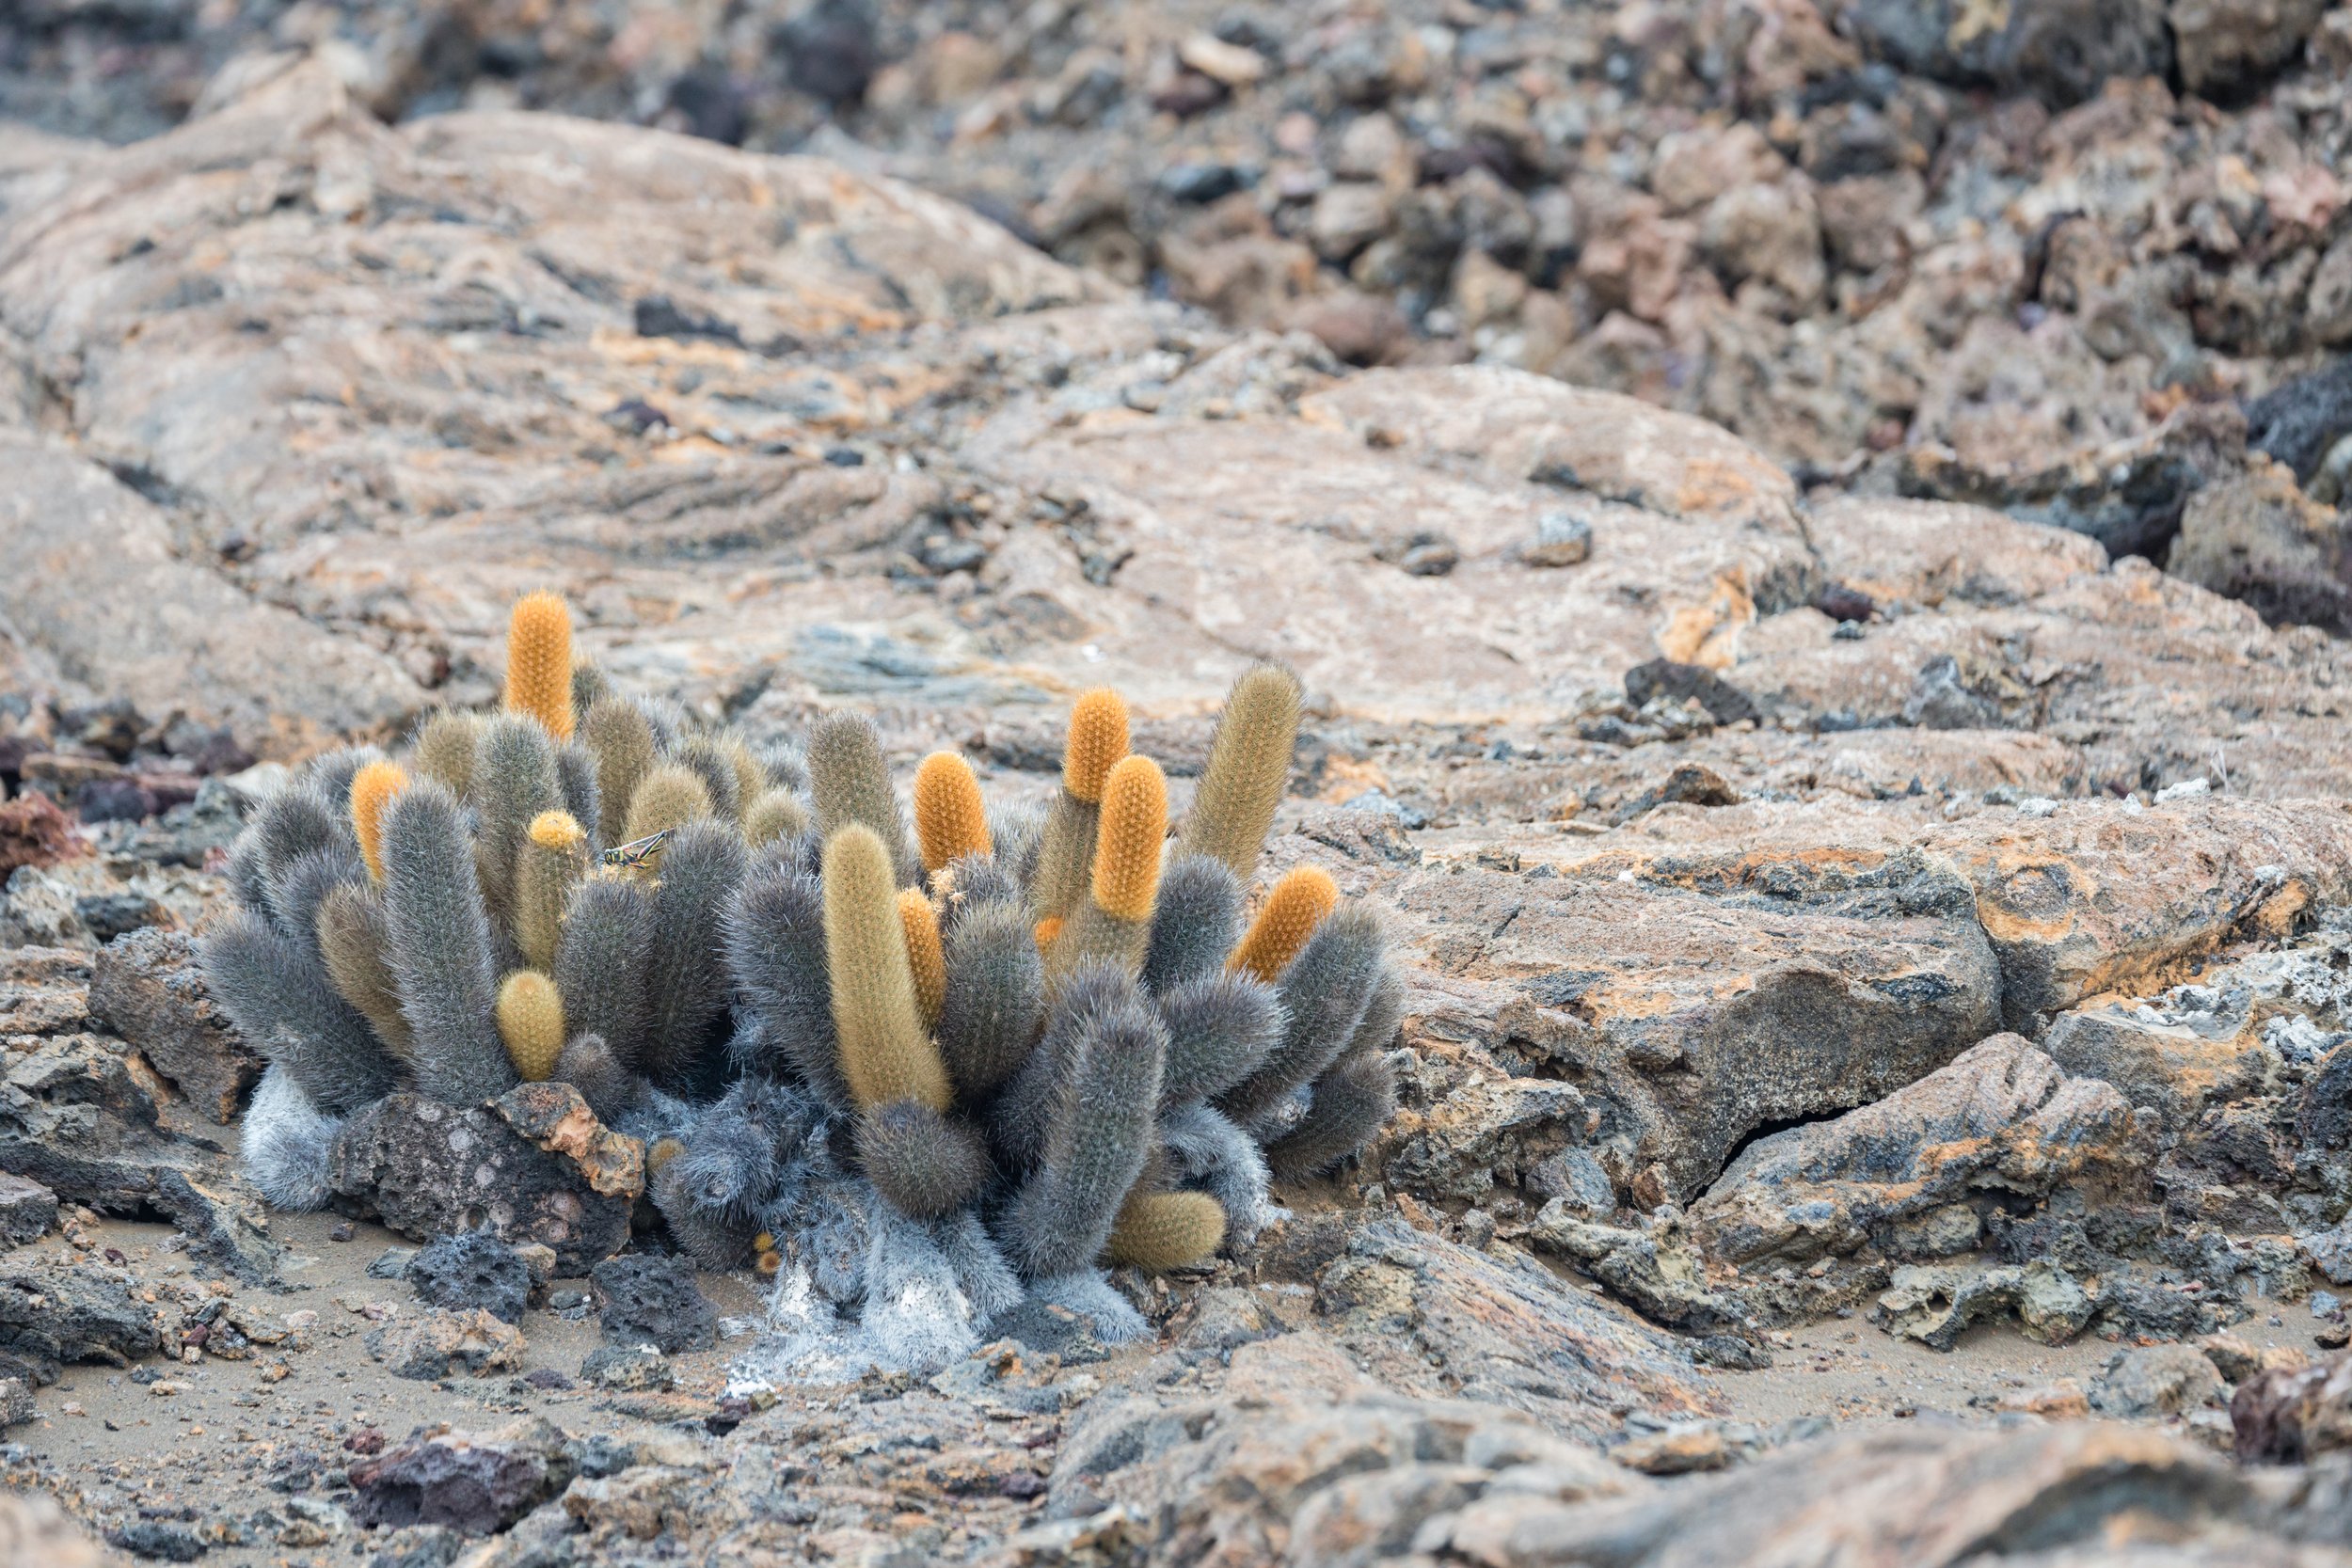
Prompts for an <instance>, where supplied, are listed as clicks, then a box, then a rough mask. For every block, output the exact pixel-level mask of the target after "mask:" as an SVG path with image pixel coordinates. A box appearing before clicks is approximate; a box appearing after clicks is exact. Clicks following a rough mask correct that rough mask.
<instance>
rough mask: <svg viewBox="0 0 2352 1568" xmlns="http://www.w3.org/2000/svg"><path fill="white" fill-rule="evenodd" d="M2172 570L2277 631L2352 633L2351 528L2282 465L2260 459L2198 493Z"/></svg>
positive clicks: (2184, 516)
mask: <svg viewBox="0 0 2352 1568" xmlns="http://www.w3.org/2000/svg"><path fill="white" fill-rule="evenodd" d="M2281 440H2282V442H2283V441H2284V440H2285V437H2283V436H2282V437H2281ZM2169 564H2170V568H2171V570H2172V571H2173V572H2174V573H2176V574H2178V575H2179V576H2181V577H2184V578H2187V579H2188V580H2189V581H2191V582H2194V583H2198V584H2200V585H2201V586H2203V587H2206V588H2210V589H2212V590H2213V591H2214V592H2215V593H2217V594H2228V595H2230V596H2231V597H2232V598H2236V599H2244V600H2245V601H2246V602H2247V603H2248V604H2250V605H2252V606H2253V607H2254V609H2255V610H2257V611H2259V612H2260V613H2261V615H2262V618H2263V619H2264V620H2265V621H2268V622H2269V623H2271V624H2272V625H2273V626H2280V625H2289V624H2292V625H2296V626H2320V627H2323V628H2325V629H2326V630H2328V631H2332V632H2335V633H2338V634H2339V635H2341V634H2343V633H2344V632H2345V631H2347V630H2352V525H2347V523H2346V522H2345V520H2344V514H2342V513H2340V512H2339V511H2337V510H2336V509H2335V508H2333V507H2328V506H2323V505H2321V504H2320V503H2319V502H2317V501H2315V500H2313V499H2311V498H2310V497H2309V496H2307V495H2305V494H2304V493H2303V492H2302V490H2301V489H2299V488H2298V487H2297V486H2296V482H2295V475H2294V473H2293V472H2292V471H2291V470H2290V469H2289V467H2287V466H2286V465H2285V464H2283V463H2281V462H2276V461H2273V460H2271V459H2269V458H2266V457H2263V456H2260V455H2256V456H2254V457H2252V458H2251V459H2249V463H2248V466H2247V469H2246V471H2245V472H2244V473H2243V474H2239V475H2233V476H2232V477H2230V478H2227V479H2223V480H2221V481H2219V482H2217V483H2213V484H2209V485H2207V486H2206V487H2205V488H2203V489H2202V490H2200V491H2199V492H2197V494H2196V495H2195V496H2194V497H2193V498H2191V499H2190V500H2189V503H2188V509H2187V510H2186V511H2185V513H2183V514H2182V516H2181V535H2180V538H2179V539H2178V540H2177V541H2175V542H2174V544H2173V546H2172V554H2171V556H2170V558H2169Z"/></svg>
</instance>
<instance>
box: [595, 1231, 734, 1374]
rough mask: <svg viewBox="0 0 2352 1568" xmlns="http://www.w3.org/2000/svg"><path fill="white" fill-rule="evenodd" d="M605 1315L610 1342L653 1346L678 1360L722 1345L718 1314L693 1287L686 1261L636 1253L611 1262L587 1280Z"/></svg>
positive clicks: (599, 1311) (691, 1270)
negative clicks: (678, 1356)
mask: <svg viewBox="0 0 2352 1568" xmlns="http://www.w3.org/2000/svg"><path fill="white" fill-rule="evenodd" d="M588 1281H589V1284H590V1285H591V1286H592V1287H593V1288H594V1289H595V1291H596V1310H597V1311H598V1313H600V1314H601V1315H602V1319H603V1331H604V1339H605V1343H607V1344H609V1345H624V1346H626V1345H653V1346H656V1347H657V1348H659V1349H660V1350H662V1351H664V1352H667V1353H668V1354H673V1355H675V1354H677V1353H678V1352H679V1351H690V1350H708V1349H709V1348H710V1347H711V1346H712V1345H713V1344H715V1343H716V1342H717V1341H718V1337H719V1309H718V1308H717V1307H713V1306H711V1304H710V1298H709V1297H707V1296H706V1295H704V1294H703V1293H702V1290H701V1287H699V1286H697V1285H696V1284H695V1283H694V1267H693V1265H692V1264H691V1263H690V1262H688V1261H687V1260H686V1259H683V1258H678V1257H667V1258H664V1257H660V1256H656V1255H653V1254H648V1253H636V1254H631V1255H630V1256H628V1257H625V1258H609V1259H605V1260H604V1261H603V1262H601V1263H598V1264H597V1265H596V1267H595V1269H593V1270H591V1271H590V1273H589V1275H588Z"/></svg>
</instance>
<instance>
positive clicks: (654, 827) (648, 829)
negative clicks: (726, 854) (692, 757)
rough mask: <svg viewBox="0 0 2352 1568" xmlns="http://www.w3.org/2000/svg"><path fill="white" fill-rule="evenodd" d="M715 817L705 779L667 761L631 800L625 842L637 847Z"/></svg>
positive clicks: (640, 782) (643, 781)
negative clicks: (658, 835) (657, 835)
mask: <svg viewBox="0 0 2352 1568" xmlns="http://www.w3.org/2000/svg"><path fill="white" fill-rule="evenodd" d="M713 815H715V814H714V813H713V812H712V810H711V806H710V789H709V786H707V784H704V783H703V781H702V778H701V776H700V775H699V774H697V773H696V772H695V771H694V770H693V769H692V768H681V767H680V766H678V765H677V764H676V763H675V762H665V763H663V764H661V765H660V767H658V768H654V769H653V770H652V771H651V772H649V773H647V774H646V775H645V776H644V778H643V779H642V780H640V781H639V782H638V784H637V790H636V793H635V794H633V795H632V796H630V798H629V802H628V825H627V826H625V827H624V828H622V830H621V832H622V834H623V835H624V836H623V840H622V842H624V843H629V844H633V843H635V842H636V841H637V840H639V839H641V838H649V837H651V836H652V835H653V834H655V833H658V832H665V831H669V830H674V829H677V828H683V827H685V826H686V824H688V823H689V822H699V821H701V820H702V819H703V818H704V817H706V816H713Z"/></svg>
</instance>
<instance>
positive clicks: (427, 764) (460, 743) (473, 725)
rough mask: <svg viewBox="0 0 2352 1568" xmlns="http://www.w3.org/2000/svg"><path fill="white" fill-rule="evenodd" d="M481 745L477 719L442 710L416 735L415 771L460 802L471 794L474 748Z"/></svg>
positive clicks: (470, 715) (471, 715)
mask: <svg viewBox="0 0 2352 1568" xmlns="http://www.w3.org/2000/svg"><path fill="white" fill-rule="evenodd" d="M481 741H482V718H481V715H479V714H473V713H454V712H452V711H451V710H449V709H447V708H443V709H442V710H441V711H440V712H438V713H437V714H435V715H434V716H433V717H432V718H430V719H428V720H426V721H424V726H423V727H422V728H421V729H420V730H418V731H417V747H416V762H417V771H418V772H420V773H422V774H423V775H424V776H425V777H426V778H428V779H432V780H435V781H436V782H437V783H438V784H440V785H441V786H442V787H443V788H445V789H447V790H448V791H449V792H450V793H451V794H452V795H454V796H456V797H457V798H458V799H459V800H465V799H467V798H468V797H469V796H471V795H472V793H473V754H474V748H475V747H476V746H478V745H480V744H481Z"/></svg>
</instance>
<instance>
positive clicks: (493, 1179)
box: [329, 1084, 644, 1275]
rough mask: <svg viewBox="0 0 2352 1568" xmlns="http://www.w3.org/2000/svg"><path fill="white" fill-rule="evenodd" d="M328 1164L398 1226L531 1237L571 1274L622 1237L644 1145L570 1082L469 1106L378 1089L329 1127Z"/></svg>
mask: <svg viewBox="0 0 2352 1568" xmlns="http://www.w3.org/2000/svg"><path fill="white" fill-rule="evenodd" d="M329 1171H330V1180H331V1181H332V1182H333V1185H334V1188H335V1191H336V1192H337V1193H338V1194H340V1195H342V1197H343V1198H344V1199H346V1200H348V1201H350V1202H352V1203H353V1204H355V1205H358V1206H360V1207H362V1208H363V1209H366V1210H368V1211H371V1212H374V1213H376V1214H378V1215H380V1216H381V1217H382V1219H383V1221H384V1223H385V1224H386V1225H389V1226H390V1227H392V1228H393V1229H395V1230H398V1231H399V1232H401V1234H403V1235H405V1236H410V1237H413V1238H415V1239H416V1240H418V1241H429V1240H431V1239H432V1238H434V1237H436V1236H449V1235H456V1234H459V1233H461V1232H469V1231H482V1232H486V1233H488V1234H489V1235H491V1236H494V1237H496V1238H497V1239H498V1240H500V1241H501V1242H506V1243H540V1244H543V1245H546V1246H549V1247H552V1248H553V1249H554V1250H555V1255H556V1259H557V1263H558V1266H559V1267H560V1268H562V1269H563V1270H564V1272H566V1273H567V1274H572V1275H578V1274H580V1273H582V1272H584V1271H585V1270H586V1269H587V1268H588V1266H589V1265H590V1264H591V1263H594V1262H595V1261H596V1259H600V1258H605V1257H609V1256H610V1255H612V1253H614V1252H616V1251H618V1250H619V1249H620V1247H621V1245H622V1244H623V1243H625V1242H627V1241H628V1224H629V1212H630V1209H631V1206H632V1205H633V1204H634V1202H635V1200H636V1198H637V1196H638V1195H639V1194H640V1193H642V1192H643V1191H644V1148H643V1146H642V1145H640V1144H639V1143H637V1142H636V1141H635V1140H634V1139H630V1138H624V1137H622V1136H620V1135H619V1134H618V1133H615V1132H610V1131H608V1130H607V1129H606V1128H605V1127H603V1126H602V1125H601V1124H600V1123H598V1122H597V1120H596V1117H595V1115H594V1114H593V1113H591V1112H590V1111H589V1109H588V1106H587V1102H586V1101H582V1100H581V1099H580V1094H579V1091H578V1090H576V1089H574V1088H573V1087H572V1086H571V1085H568V1084H525V1085H521V1086H520V1087H518V1088H515V1089H510V1090H509V1091H507V1093H505V1094H504V1095H501V1097H499V1098H498V1099H497V1100H495V1101H491V1102H490V1103H489V1104H488V1105H487V1106H485V1107H479V1108H475V1109H471V1110H459V1109H457V1108H455V1107H453V1106H449V1105H443V1104H440V1103H439V1102H437V1101H431V1100H426V1099H422V1098H421V1097H419V1096H415V1095H405V1094H396V1095H390V1096H388V1097H387V1098H385V1099H383V1100H381V1101H377V1102H376V1103H375V1104H373V1105H372V1106H370V1107H369V1108H368V1109H367V1110H366V1111H365V1112H363V1113H361V1114H360V1115H359V1116H358V1117H354V1118H352V1120H351V1121H349V1122H348V1123H346V1124H345V1125H344V1126H343V1128H342V1131H340V1132H337V1134H336V1135H335V1142H334V1145H333V1148H332V1150H331V1151H330V1154H329Z"/></svg>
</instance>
